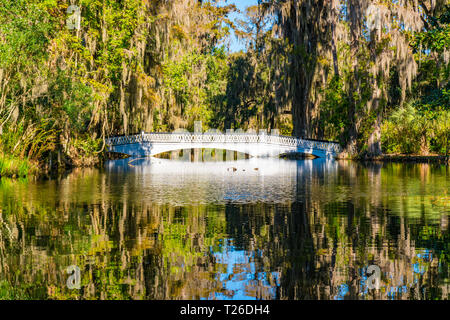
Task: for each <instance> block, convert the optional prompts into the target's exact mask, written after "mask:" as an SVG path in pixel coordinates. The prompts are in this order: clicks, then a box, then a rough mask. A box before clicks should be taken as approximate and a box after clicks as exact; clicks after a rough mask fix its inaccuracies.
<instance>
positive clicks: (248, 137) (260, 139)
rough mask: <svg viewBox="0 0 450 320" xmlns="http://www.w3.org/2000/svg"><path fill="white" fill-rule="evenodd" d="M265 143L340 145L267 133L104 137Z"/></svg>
mask: <svg viewBox="0 0 450 320" xmlns="http://www.w3.org/2000/svg"><path fill="white" fill-rule="evenodd" d="M143 142H151V143H195V142H197V143H213V142H215V143H266V144H276V145H285V146H291V147H302V148H305V149H317V150H326V151H329V152H334V153H339V152H341V147H340V145H339V144H338V143H335V142H325V141H315V140H307V139H299V138H295V137H289V136H281V135H267V134H259V135H258V134H255V133H236V132H234V133H232V134H217V133H208V132H205V133H189V132H182V133H158V132H155V133H142V134H137V135H131V136H120V137H111V138H108V139H106V143H107V144H108V145H110V146H116V145H123V144H131V143H143Z"/></svg>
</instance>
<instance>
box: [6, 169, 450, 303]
mask: <svg viewBox="0 0 450 320" xmlns="http://www.w3.org/2000/svg"><path fill="white" fill-rule="evenodd" d="M294 163H295V165H294V170H293V171H292V170H291V169H289V170H288V171H286V172H288V173H286V174H285V175H283V176H276V177H271V176H265V177H263V179H262V178H261V179H260V178H254V179H256V180H254V183H255V185H254V188H247V189H239V186H241V187H242V181H244V180H245V179H250V178H248V177H244V180H239V179H238V178H233V179H234V180H233V179H231V180H227V179H228V178H224V180H223V181H224V183H223V188H224V189H223V190H225V189H226V188H227V189H226V190H230V188H235V189H236V190H241V191H240V192H244V191H245V192H246V194H245V199H246V200H245V201H237V199H235V198H230V199H229V200H227V201H218V202H214V201H201V200H202V199H198V198H197V199H192V202H191V203H189V202H186V203H184V204H183V203H180V204H177V203H174V202H172V201H167V202H164V201H161V199H164V196H161V197H159V198H157V199H158V201H155V198H154V197H153V196H154V195H155V194H158V193H161V194H162V195H169V196H168V198H167V199H170V197H172V196H173V197H176V196H177V195H179V196H180V197H185V196H186V194H187V195H189V193H190V192H191V191H190V190H191V188H192V180H189V179H187V178H186V179H185V180H182V181H181V182H180V181H164V179H159V178H158V177H157V176H155V175H154V174H153V173H152V174H150V175H148V176H146V178H145V179H147V180H146V181H145V183H144V182H143V181H142V175H139V174H136V173H130V172H128V173H127V172H121V173H117V172H116V171H114V172H113V171H98V170H93V169H87V170H75V171H74V172H72V173H71V174H69V175H68V176H66V177H64V178H61V179H59V180H55V181H47V182H39V183H33V182H27V181H10V180H1V185H0V297H1V298H4V299H26V298H28V299H200V298H206V299H236V298H237V299H448V279H449V276H448V271H449V253H450V249H449V246H448V244H449V243H450V242H449V235H448V222H447V221H448V212H449V211H448V201H446V200H448V194H447V193H446V191H445V190H448V187H449V186H448V181H450V179H449V175H450V173H449V169H448V167H445V166H433V165H426V166H421V165H419V166H418V165H396V164H391V165H374V164H370V165H369V164H355V163H349V162H334V163H327V162H326V161H322V162H316V161H309V162H308V161H303V162H302V161H299V162H294ZM258 177H259V176H258ZM197 178H198V177H197ZM197 178H196V179H197ZM140 179H141V180H140ZM205 179H206V180H202V182H205V181H206V182H205V183H202V184H201V185H198V186H197V187H198V188H200V189H201V190H200V191H196V193H195V195H196V197H201V196H202V195H204V196H205V199H209V198H207V197H208V196H209V195H210V194H211V193H212V192H217V193H218V194H224V192H222V191H223V190H218V189H217V188H219V187H218V186H217V185H215V184H214V181H216V180H214V181H210V183H207V178H205ZM210 179H217V176H215V177H211V178H210ZM251 179H253V178H251ZM277 179H278V180H277ZM233 181H234V182H233ZM276 181H278V182H276ZM280 181H281V182H280ZM163 182H164V183H163ZM233 183H235V184H236V185H234V184H233ZM258 183H259V185H258ZM277 183H280V184H277ZM274 185H275V186H278V188H272V187H273V186H274ZM150 186H151V189H149V188H150ZM139 188H142V189H141V190H140V191H139ZM150 191H151V194H152V197H150V196H149V195H148V194H147V193H146V192H150ZM171 192H172V193H173V194H172V195H170V193H171ZM251 192H255V193H258V194H259V195H260V197H257V194H255V195H254V196H251V197H250V194H249V193H251ZM264 192H269V193H270V197H266V195H264V197H263V196H261V194H262V193H264ZM191 194H192V193H191ZM249 199H250V200H249ZM251 199H253V200H251ZM274 199H275V200H276V199H279V201H274ZM371 264H375V265H378V266H379V267H380V268H381V271H382V281H381V284H382V286H381V289H380V290H369V289H367V286H366V281H367V275H366V274H365V270H366V268H367V267H368V266H369V265H371ZM69 265H77V266H79V267H80V268H81V275H82V280H81V281H82V283H81V289H80V290H70V289H68V288H67V287H66V285H65V284H66V280H67V276H68V275H67V273H66V272H65V269H66V268H67V266H69Z"/></svg>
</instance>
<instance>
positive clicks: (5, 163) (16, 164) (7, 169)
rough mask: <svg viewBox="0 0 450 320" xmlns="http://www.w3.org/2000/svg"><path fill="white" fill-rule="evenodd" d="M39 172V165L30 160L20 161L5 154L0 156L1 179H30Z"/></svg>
mask: <svg viewBox="0 0 450 320" xmlns="http://www.w3.org/2000/svg"><path fill="white" fill-rule="evenodd" d="M38 172H39V168H38V166H37V164H35V163H33V162H31V161H29V160H28V159H19V158H17V157H11V156H8V155H5V154H1V155H0V177H10V178H19V177H28V176H30V175H36V174H38Z"/></svg>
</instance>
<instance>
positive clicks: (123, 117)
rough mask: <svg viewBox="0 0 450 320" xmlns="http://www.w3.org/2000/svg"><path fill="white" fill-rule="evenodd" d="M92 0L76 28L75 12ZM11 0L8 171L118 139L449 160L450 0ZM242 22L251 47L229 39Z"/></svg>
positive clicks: (0, 39) (94, 156) (2, 170)
mask: <svg viewBox="0 0 450 320" xmlns="http://www.w3.org/2000/svg"><path fill="white" fill-rule="evenodd" d="M72 4H75V5H77V6H79V8H80V9H81V25H80V28H79V29H74V30H71V29H68V28H67V23H68V21H67V20H68V19H70V16H71V14H68V13H67V8H68V7H69V6H70V5H72ZM236 10H237V8H236V6H235V5H234V4H230V3H227V1H214V0H210V1H207V0H204V1H201V0H171V1H169V0H77V1H68V0H15V1H11V0H0V134H1V135H0V151H1V155H0V175H8V174H17V175H26V174H28V173H29V172H30V171H33V170H38V167H39V168H40V169H41V170H42V169H44V170H50V169H52V168H55V167H67V166H74V165H75V166H81V165H93V164H96V163H98V162H99V161H100V160H101V158H102V155H103V153H104V151H105V148H106V146H105V142H104V141H105V140H104V139H105V137H108V136H110V135H120V134H131V133H136V132H141V131H172V130H175V129H178V128H184V129H188V130H192V129H193V125H194V121H196V120H201V121H202V123H203V126H204V129H208V128H217V129H220V130H225V129H226V128H241V129H244V130H248V129H254V130H258V129H260V128H266V129H268V130H269V131H270V130H272V129H278V130H279V131H280V132H281V133H282V134H285V135H295V136H298V137H304V138H315V139H327V140H335V141H339V142H340V143H341V145H342V146H343V147H344V149H345V151H344V153H343V155H342V156H348V157H356V156H361V155H379V154H381V153H405V154H443V155H448V154H449V153H450V146H449V144H450V87H449V82H448V80H449V76H450V67H449V60H450V3H449V1H448V0H422V1H421V0H400V1H393V0H391V1H389V0H377V1H367V0H329V1H327V0H314V1H313V0H298V1H295V0H266V1H258V5H255V6H251V7H248V8H247V10H246V12H245V14H244V15H243V16H244V18H243V19H241V20H238V21H234V20H232V19H231V18H230V15H231V13H233V12H235V11H236ZM231 30H234V32H235V34H236V35H238V36H239V37H240V38H241V39H243V40H245V41H246V50H245V51H241V52H238V53H233V52H231V51H230V50H229V49H228V48H227V41H228V39H229V37H230V32H231Z"/></svg>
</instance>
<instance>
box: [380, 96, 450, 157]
mask: <svg viewBox="0 0 450 320" xmlns="http://www.w3.org/2000/svg"><path fill="white" fill-rule="evenodd" d="M449 120H450V110H439V111H435V112H430V111H420V110H418V109H417V108H416V107H414V105H413V104H408V105H406V106H405V107H404V108H400V109H398V110H396V111H394V112H393V113H392V115H391V116H390V118H389V119H388V120H387V121H385V123H384V124H383V127H382V144H383V149H384V151H385V152H386V153H406V154H412V153H415V154H418V153H427V152H428V151H432V152H436V153H439V154H448V150H449V141H450V121H449Z"/></svg>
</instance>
